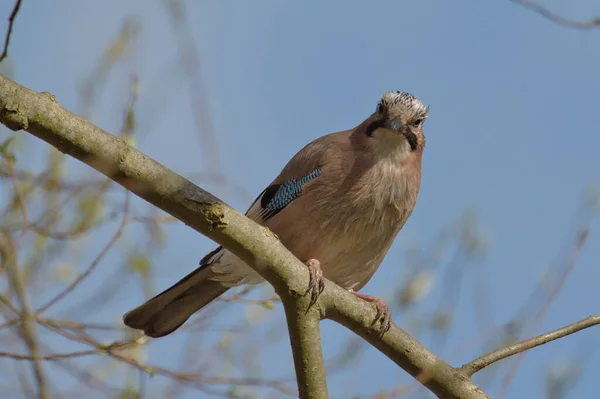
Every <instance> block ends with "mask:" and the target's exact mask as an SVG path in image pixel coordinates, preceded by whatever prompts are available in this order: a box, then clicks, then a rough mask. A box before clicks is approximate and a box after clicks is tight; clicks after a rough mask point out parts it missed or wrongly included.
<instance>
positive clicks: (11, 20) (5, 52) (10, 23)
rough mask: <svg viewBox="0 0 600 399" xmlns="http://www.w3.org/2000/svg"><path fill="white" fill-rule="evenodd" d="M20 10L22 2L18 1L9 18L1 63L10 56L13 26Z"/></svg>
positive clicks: (0, 56)
mask: <svg viewBox="0 0 600 399" xmlns="http://www.w3.org/2000/svg"><path fill="white" fill-rule="evenodd" d="M19 8H21V0H17V1H16V2H15V6H14V7H13V10H12V12H11V13H10V16H9V17H8V30H7V32H6V36H5V37H4V50H3V51H2V54H0V62H2V61H3V60H4V59H5V58H6V57H7V56H8V45H9V44H10V37H11V35H12V30H13V24H14V23H15V18H16V17H17V13H18V12H19Z"/></svg>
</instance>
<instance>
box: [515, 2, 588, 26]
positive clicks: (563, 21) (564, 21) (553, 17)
mask: <svg viewBox="0 0 600 399" xmlns="http://www.w3.org/2000/svg"><path fill="white" fill-rule="evenodd" d="M510 1H512V2H513V3H515V4H519V5H521V6H523V7H525V8H528V9H530V10H532V11H535V12H536V13H538V14H540V15H541V16H543V17H544V18H546V19H548V20H550V21H552V22H554V23H557V24H559V25H562V26H566V27H569V28H575V29H583V30H588V29H594V28H598V27H600V17H594V18H592V19H589V20H587V21H577V20H574V19H569V18H565V17H563V16H562V15H560V14H557V13H555V12H552V11H550V10H549V9H548V8H546V7H544V6H542V5H541V4H539V3H537V2H535V1H533V0H510Z"/></svg>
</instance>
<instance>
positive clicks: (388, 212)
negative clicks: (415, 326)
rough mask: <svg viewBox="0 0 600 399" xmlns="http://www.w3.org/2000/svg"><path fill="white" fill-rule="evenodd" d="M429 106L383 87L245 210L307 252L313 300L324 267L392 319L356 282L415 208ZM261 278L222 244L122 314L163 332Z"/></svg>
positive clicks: (384, 323) (364, 278)
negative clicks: (350, 123) (348, 124)
mask: <svg viewBox="0 0 600 399" xmlns="http://www.w3.org/2000/svg"><path fill="white" fill-rule="evenodd" d="M428 112H429V108H428V107H426V106H425V105H423V103H422V102H421V101H420V100H419V99H418V98H417V97H415V96H413V95H412V94H410V93H405V92H400V91H390V92H387V93H385V94H384V95H383V97H382V98H381V100H380V101H379V103H378V104H377V109H376V111H375V112H374V113H373V114H372V115H371V116H369V117H368V118H367V119H366V120H364V121H363V122H361V123H360V124H359V125H358V126H357V127H355V128H353V129H350V130H345V131H341V132H337V133H331V134H328V135H325V136H323V137H320V138H318V139H316V140H314V141H313V142H311V143H310V144H308V145H307V146H305V147H304V148H303V149H302V150H300V151H299V152H298V153H297V154H296V155H295V156H294V157H293V158H292V159H291V160H290V161H289V162H288V164H287V165H286V166H285V167H284V168H283V170H282V171H281V173H280V174H279V176H277V178H276V179H275V180H274V181H273V182H272V183H271V184H270V185H269V186H268V187H267V188H266V189H265V190H264V191H263V192H262V193H261V194H260V195H259V196H258V198H256V200H255V201H254V202H253V203H252V205H251V206H250V208H249V209H248V211H247V212H246V215H247V216H248V217H249V218H250V219H252V220H254V221H255V222H257V223H259V224H262V225H264V226H267V227H268V228H269V229H270V230H271V231H273V232H274V233H275V234H276V235H277V236H278V237H279V239H280V240H281V242H282V243H283V245H285V246H286V248H287V249H289V250H290V251H291V252H292V253H293V254H294V255H295V256H296V257H297V258H298V259H300V260H302V261H303V262H306V264H307V266H308V268H309V272H310V283H309V287H308V288H309V290H311V291H312V299H313V300H315V299H316V298H317V297H318V295H319V294H320V293H321V292H322V291H323V288H324V284H323V276H324V277H326V278H328V279H329V280H331V281H333V282H334V283H336V284H338V285H340V286H341V287H343V288H345V289H347V290H349V291H350V292H352V293H354V294H355V295H356V296H358V297H360V298H362V299H365V300H367V301H369V302H372V303H374V305H375V306H376V307H377V311H378V312H377V318H376V320H375V321H374V322H376V321H377V320H380V321H381V329H382V331H383V332H385V331H387V329H388V328H389V325H390V311H389V309H388V308H387V306H386V304H385V302H383V301H382V300H381V299H378V298H375V297H371V296H368V295H365V294H359V293H358V292H356V291H358V290H360V289H361V288H362V287H363V286H364V285H365V284H366V283H367V282H368V281H369V280H370V279H371V277H372V276H373V274H374V273H375V271H376V270H377V268H378V267H379V265H380V264H381V262H382V260H383V258H384V256H385V255H386V253H387V252H388V250H389V248H390V246H391V245H392V242H393V241H394V239H395V237H396V235H397V234H398V232H399V231H400V229H401V228H402V226H403V225H404V223H405V222H406V220H407V219H408V217H409V216H410V214H411V213H412V211H413V208H414V206H415V203H416V201H417V195H418V193H419V188H420V184H421V158H422V155H423V149H424V147H425V136H424V135H423V123H424V122H425V119H426V118H427V116H428ZM263 281H264V280H263V278H262V277H261V276H260V275H259V274H258V273H257V272H255V271H254V270H253V269H252V268H250V267H249V266H248V265H246V264H245V263H244V262H243V261H242V260H240V259H239V258H237V257H236V256H235V255H233V254H232V253H231V252H229V251H228V250H226V249H225V248H223V247H218V248H216V249H215V250H213V251H212V252H210V253H208V254H207V255H206V256H205V257H204V258H202V260H201V261H200V267H199V268H197V269H196V270H194V271H193V272H191V273H190V274H188V275H187V276H186V277H184V278H183V279H181V280H180V281H179V282H177V283H176V284H175V285H173V286H172V287H171V288H169V289H167V290H166V291H164V292H162V293H160V294H158V295H157V296H155V297H154V298H152V299H150V300H149V301H147V302H146V303H144V304H143V305H141V306H139V307H137V308H135V309H133V310H131V311H130V312H128V313H126V314H125V315H124V316H123V321H124V323H125V324H126V325H127V326H129V327H132V328H135V329H140V330H143V331H144V333H146V335H148V336H150V337H162V336H165V335H167V334H170V333H172V332H173V331H175V330H177V329H178V328H179V327H180V326H181V325H182V324H183V323H185V321H186V320H187V319H188V318H189V317H190V316H191V315H192V314H194V313H195V312H197V311H198V310H200V309H201V308H203V307H204V306H206V305H207V304H208V303H210V302H211V301H212V300H214V299H215V298H217V297H218V296H220V295H221V294H223V293H224V292H225V291H227V290H228V289H230V288H231V287H234V286H238V285H241V284H258V283H261V282H263ZM307 292H308V290H307Z"/></svg>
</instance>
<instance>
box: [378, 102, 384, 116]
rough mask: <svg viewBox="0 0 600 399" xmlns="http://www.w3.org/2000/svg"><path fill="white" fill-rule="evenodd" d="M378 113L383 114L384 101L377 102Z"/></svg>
mask: <svg viewBox="0 0 600 399" xmlns="http://www.w3.org/2000/svg"><path fill="white" fill-rule="evenodd" d="M377 113H379V114H383V104H382V103H379V104H377Z"/></svg>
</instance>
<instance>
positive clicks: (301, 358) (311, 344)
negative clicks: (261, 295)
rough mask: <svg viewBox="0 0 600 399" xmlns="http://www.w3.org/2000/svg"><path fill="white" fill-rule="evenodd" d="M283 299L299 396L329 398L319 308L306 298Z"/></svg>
mask: <svg viewBox="0 0 600 399" xmlns="http://www.w3.org/2000/svg"><path fill="white" fill-rule="evenodd" d="M290 299H291V300H290ZM282 302H283V307H284V309H285V316H286V319H287V324H288V328H289V335H290V343H291V345H292V354H293V355H294V368H295V370H296V379H297V380H298V390H299V392H300V397H301V398H315V399H316V398H322V399H327V398H328V397H329V395H328V392H327V380H326V378H325V362H324V361H323V351H322V349H321V328H320V321H321V317H320V314H319V309H318V308H317V307H316V306H310V303H309V302H307V301H306V300H301V301H298V300H296V299H295V298H289V297H287V298H285V299H284V298H282ZM302 305H304V306H302ZM309 306H310V307H309Z"/></svg>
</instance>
